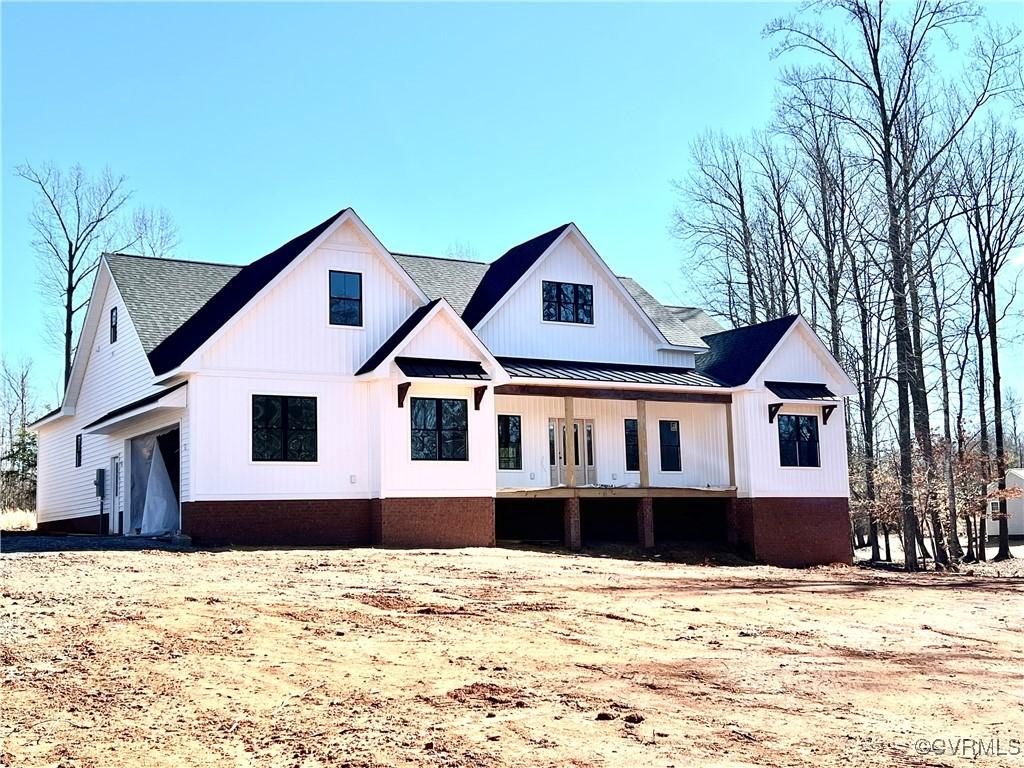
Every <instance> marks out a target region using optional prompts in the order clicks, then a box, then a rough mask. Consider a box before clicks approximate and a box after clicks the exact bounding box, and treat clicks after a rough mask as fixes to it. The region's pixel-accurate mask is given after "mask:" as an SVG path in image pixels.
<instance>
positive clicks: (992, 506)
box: [986, 468, 1024, 538]
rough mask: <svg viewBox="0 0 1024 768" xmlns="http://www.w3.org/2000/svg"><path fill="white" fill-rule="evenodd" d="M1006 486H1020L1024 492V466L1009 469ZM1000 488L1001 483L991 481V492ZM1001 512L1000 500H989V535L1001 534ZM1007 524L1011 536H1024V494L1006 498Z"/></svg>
mask: <svg viewBox="0 0 1024 768" xmlns="http://www.w3.org/2000/svg"><path fill="white" fill-rule="evenodd" d="M1005 487H1006V488H1008V489H1010V488H1019V489H1020V490H1021V493H1022V494H1024V468H1018V469H1009V470H1007V471H1006V486H1005ZM998 490H999V483H991V484H989V486H988V492H989V493H995V492H996V491H998ZM1000 514H1001V509H1000V501H999V500H998V499H995V500H993V501H990V502H989V516H988V517H987V518H986V520H987V522H986V529H987V531H988V535H989V536H998V535H999V515H1000ZM1006 525H1007V527H1008V528H1009V531H1010V536H1013V537H1015V538H1021V537H1024V495H1021V496H1017V497H1015V498H1012V499H1006Z"/></svg>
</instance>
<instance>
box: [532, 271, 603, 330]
mask: <svg viewBox="0 0 1024 768" xmlns="http://www.w3.org/2000/svg"><path fill="white" fill-rule="evenodd" d="M548 286H554V298H553V299H551V298H548V296H549V295H550V294H549V292H548ZM565 288H571V289H572V290H571V294H572V296H571V299H568V300H567V299H566V298H565V295H564V293H563V290H564V289H565ZM582 289H586V294H588V295H589V299H588V300H587V301H582V293H583V290H582ZM540 304H541V313H540V316H541V319H542V320H544V322H547V323H565V324H567V325H593V324H594V286H593V285H591V284H588V283H567V282H561V281H558V280H542V281H541V289H540ZM584 308H586V309H587V310H589V316H588V315H587V314H586V313H581V309H584ZM549 309H552V310H553V315H554V316H553V317H549V316H548V310H549ZM566 309H568V313H567V314H569V315H571V317H572V319H571V320H568V319H565V318H564V317H563V314H566V312H565V310H566ZM581 317H584V318H585V319H580V318H581Z"/></svg>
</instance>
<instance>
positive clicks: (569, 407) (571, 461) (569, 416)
mask: <svg viewBox="0 0 1024 768" xmlns="http://www.w3.org/2000/svg"><path fill="white" fill-rule="evenodd" d="M575 429H576V416H575V414H574V413H573V399H572V398H571V397H566V398H565V484H566V486H568V487H569V488H575V487H576V463H577V458H576V440H575V439H574V434H575V433H574V430H575ZM556 439H557V436H556ZM578 514H579V510H578V509H577V515H578Z"/></svg>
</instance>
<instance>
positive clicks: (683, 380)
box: [496, 357, 724, 388]
mask: <svg viewBox="0 0 1024 768" xmlns="http://www.w3.org/2000/svg"><path fill="white" fill-rule="evenodd" d="M496 359H497V361H498V362H499V363H501V367H502V368H504V369H505V371H506V372H507V373H508V374H509V376H511V377H512V378H513V379H517V378H518V379H560V380H563V381H564V380H572V381H595V382H598V381H600V382H611V383H616V384H665V385H669V386H677V387H714V388H722V387H723V386H724V385H723V384H722V383H720V382H718V381H715V380H714V379H712V378H711V377H709V376H706V375H704V374H703V373H701V372H700V371H697V370H694V369H693V368H674V367H669V366H661V365H631V364H628V363H591V362H580V361H576V360H540V359H534V358H525V357H498V358H496Z"/></svg>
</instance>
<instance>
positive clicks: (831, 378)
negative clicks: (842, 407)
mask: <svg viewBox="0 0 1024 768" xmlns="http://www.w3.org/2000/svg"><path fill="white" fill-rule="evenodd" d="M765 381H790V382H808V383H819V384H825V385H827V386H828V387H829V388H830V389H832V391H833V392H835V393H836V394H837V395H839V396H843V395H851V394H855V393H856V389H855V388H853V387H852V384H851V382H850V380H849V378H848V377H847V376H846V374H845V372H843V370H842V369H841V368H840V366H839V364H838V363H837V362H836V361H835V360H834V359H832V356H831V355H830V354H829V353H828V351H827V350H826V349H825V348H824V346H823V345H822V344H821V342H820V341H819V339H818V338H817V336H815V335H814V332H813V331H812V330H811V328H810V326H808V325H807V323H806V322H804V321H803V320H800V319H798V321H797V322H796V324H795V327H793V329H792V331H791V332H789V333H788V334H786V335H785V336H784V337H783V339H782V340H781V342H780V343H779V344H778V345H777V346H776V347H775V349H774V350H773V351H772V352H771V354H770V355H769V356H768V358H767V361H766V362H765V364H764V365H763V366H762V368H761V370H759V371H758V372H757V376H756V378H755V379H754V381H753V382H752V383H754V384H756V385H758V386H763V385H764V382H765Z"/></svg>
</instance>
